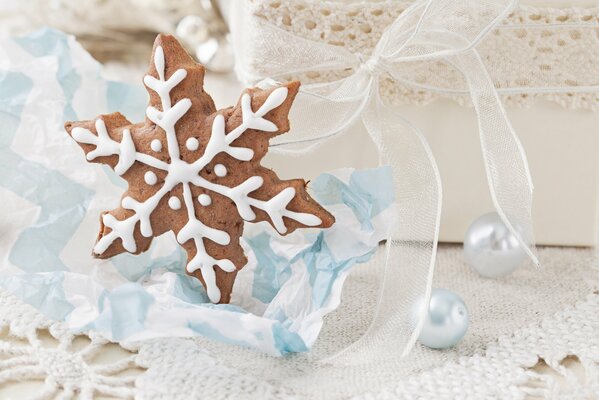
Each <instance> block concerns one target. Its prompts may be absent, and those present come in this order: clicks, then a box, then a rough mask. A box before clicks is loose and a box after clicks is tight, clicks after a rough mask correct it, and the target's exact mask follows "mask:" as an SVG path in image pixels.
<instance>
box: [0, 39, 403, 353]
mask: <svg viewBox="0 0 599 400" xmlns="http://www.w3.org/2000/svg"><path fill="white" fill-rule="evenodd" d="M100 72H101V66H100V65H99V64H98V63H97V62H96V61H95V60H93V59H92V58H91V56H90V55H89V54H88V53H86V52H85V51H84V50H83V49H82V48H81V46H80V45H79V44H78V43H77V42H76V41H75V40H74V39H73V38H72V37H69V36H67V35H65V34H63V33H61V32H57V31H53V30H42V31H39V32H36V33H34V34H31V35H28V36H25V37H20V38H11V39H1V40H0V199H1V200H2V207H1V209H0V255H1V260H0V262H1V264H0V287H1V288H3V289H4V290H7V291H9V292H11V293H13V294H15V295H16V296H18V297H19V298H21V299H22V300H24V301H25V302H27V303H29V304H31V305H33V306H34V307H36V308H37V309H38V310H40V311H41V312H42V313H44V314H45V315H47V316H48V317H51V318H53V319H56V320H60V321H64V322H65V323H66V325H67V326H68V327H69V328H70V329H72V330H73V331H88V330H94V331H97V332H99V333H101V334H102V335H104V336H105V337H107V338H109V339H111V340H115V341H131V340H142V339H148V338H154V337H160V336H194V335H202V336H206V337H210V338H213V339H216V340H221V341H224V342H228V343H233V344H238V345H242V346H247V347H252V348H255V349H259V350H261V351H263V352H266V353H269V354H272V355H282V354H285V353H289V352H302V351H307V350H308V349H310V347H311V346H312V345H313V344H314V342H315V340H316V338H317V337H318V334H319V332H320V329H321V327H322V322H323V317H324V315H325V314H327V313H329V312H331V311H333V310H334V309H335V308H336V307H337V306H338V305H339V302H340V298H341V289H342V286H343V282H344V280H345V278H346V277H347V274H348V272H349V270H350V268H351V267H352V266H353V265H355V264H356V263H360V262H365V261H366V260H368V259H369V257H370V256H371V255H372V253H373V251H375V249H376V247H377V245H378V243H379V242H380V241H381V240H383V239H384V238H385V234H386V232H387V231H388V229H389V226H390V224H391V223H393V213H392V210H391V208H392V207H393V190H392V188H391V182H392V179H391V171H390V170H389V169H386V168H380V169H375V170H366V171H354V170H341V171H335V172H333V173H329V174H324V175H321V176H320V177H318V178H317V179H316V180H315V181H313V182H312V183H311V184H310V188H311V192H312V194H313V195H314V197H315V198H316V199H317V200H318V201H319V202H320V203H321V204H323V205H324V206H325V207H326V208H327V209H328V210H329V211H330V212H332V213H333V214H334V215H335V218H336V220H337V222H336V224H335V225H334V226H333V227H332V228H330V229H327V230H317V229H307V230H298V231H296V232H294V233H293V234H291V235H288V236H285V237H281V236H279V235H278V234H277V233H276V231H274V230H273V229H272V228H270V226H269V225H267V224H264V223H260V224H246V226H245V232H244V238H243V240H242V243H243V246H244V248H245V250H246V253H247V256H248V259H249V263H248V265H247V266H246V267H245V268H244V269H242V270H241V272H240V273H239V274H238V277H237V280H236V283H235V286H234V289H233V297H232V300H231V304H228V305H214V304H210V303H208V302H207V296H206V294H205V291H204V289H203V287H202V285H201V284H200V282H199V281H197V280H196V279H195V278H192V277H189V276H187V275H186V274H185V262H186V255H185V253H184V252H183V251H182V250H181V249H180V247H179V246H178V245H177V244H176V241H175V238H174V235H172V234H166V235H163V236H162V237H160V238H158V240H154V243H153V245H152V247H151V249H150V250H149V251H148V252H146V253H144V254H142V255H139V256H134V255H131V254H122V255H119V256H116V257H114V258H112V259H110V260H97V259H94V258H92V256H91V249H92V247H93V245H94V241H95V239H96V236H97V231H98V224H99V222H98V221H99V215H100V212H101V211H102V210H106V209H111V208H113V207H114V206H116V205H117V203H118V201H119V196H120V193H121V192H122V188H123V186H124V185H125V183H124V181H122V180H121V179H120V178H118V176H117V175H116V174H114V173H113V172H112V171H111V170H110V169H108V168H104V167H102V166H99V165H98V164H89V163H86V162H85V160H84V157H82V153H81V150H80V148H79V147H78V146H77V145H76V144H75V142H74V141H72V140H71V139H70V138H69V137H68V136H67V135H66V133H65V132H64V130H63V123H64V121H65V120H80V119H91V118H94V117H95V116H97V115H99V114H101V113H108V112H113V111H120V112H122V113H123V114H124V115H126V116H127V117H128V118H129V119H130V120H133V121H139V120H141V119H142V118H143V111H144V109H145V106H146V98H147V94H146V92H145V90H144V89H143V88H142V87H141V84H140V85H139V87H132V86H128V85H125V84H121V83H116V82H109V81H106V80H104V79H102V78H101V76H100Z"/></svg>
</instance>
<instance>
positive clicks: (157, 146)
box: [150, 139, 162, 153]
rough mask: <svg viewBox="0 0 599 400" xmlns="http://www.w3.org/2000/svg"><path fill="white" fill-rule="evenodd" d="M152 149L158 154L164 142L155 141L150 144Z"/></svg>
mask: <svg viewBox="0 0 599 400" xmlns="http://www.w3.org/2000/svg"><path fill="white" fill-rule="evenodd" d="M150 148H151V149H152V150H154V151H155V152H156V153H158V152H159V151H160V150H162V142H161V141H160V140H158V139H154V140H152V142H150Z"/></svg>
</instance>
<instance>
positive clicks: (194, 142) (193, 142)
mask: <svg viewBox="0 0 599 400" xmlns="http://www.w3.org/2000/svg"><path fill="white" fill-rule="evenodd" d="M185 147H187V150H190V151H194V150H197V149H198V147H200V142H199V141H198V139H196V138H194V137H190V138H189V139H187V141H186V142H185Z"/></svg>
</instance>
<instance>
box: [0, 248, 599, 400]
mask: <svg viewBox="0 0 599 400" xmlns="http://www.w3.org/2000/svg"><path fill="white" fill-rule="evenodd" d="M539 253H540V257H541V260H542V263H543V267H542V269H540V270H534V269H533V268H532V267H522V268H520V269H519V270H517V271H516V272H515V273H514V274H512V275H511V276H509V277H507V278H504V279H501V280H486V279H483V278H480V277H479V276H478V275H477V274H476V273H474V272H473V271H471V270H470V269H469V267H467V266H466V265H465V264H464V263H463V261H462V256H461V247H460V246H450V245H444V246H441V248H440V251H439V258H438V268H437V274H436V276H435V286H436V287H444V288H448V289H451V290H454V291H456V292H457V293H459V294H460V295H461V296H462V297H463V298H464V300H465V301H466V304H467V305H468V307H469V310H470V315H471V323H470V328H469V331H468V334H467V335H466V337H465V338H464V339H463V341H462V342H460V343H459V344H458V345H457V346H456V347H454V348H452V349H449V350H445V351H434V350H430V349H426V348H424V347H422V346H416V348H415V349H414V350H413V351H412V353H411V354H410V355H409V356H408V357H407V358H404V359H395V360H393V361H392V362H388V361H386V362H384V363H382V364H377V365H370V366H364V365H363V364H362V365H361V366H360V367H352V366H347V367H335V366H331V365H323V364H319V363H318V359H319V358H320V355H321V354H327V353H329V352H330V351H331V350H334V349H339V348H342V347H343V346H345V345H347V344H348V343H350V342H351V341H353V340H355V339H356V338H357V337H358V336H359V335H360V334H361V333H362V332H363V331H364V329H365V328H366V327H367V326H368V322H369V318H370V316H369V310H371V309H372V308H371V305H370V304H365V303H364V299H370V300H372V299H373V298H374V296H373V295H372V294H373V293H374V292H375V291H376V290H377V282H378V279H377V274H376V268H377V263H378V262H379V261H380V260H377V259H374V260H373V261H372V262H371V263H370V264H367V265H358V266H356V267H355V268H354V270H353V272H352V273H351V275H350V277H349V278H348V280H347V282H346V286H345V288H344V296H343V302H342V304H341V307H340V308H339V309H338V310H337V311H335V312H334V313H332V314H330V315H329V316H328V317H327V318H326V323H325V326H324V329H323V332H322V334H321V337H320V338H319V340H318V341H317V344H316V347H315V348H314V349H313V350H312V351H311V352H310V353H308V354H297V355H293V356H290V357H285V358H273V357H269V356H265V355H262V354H258V353H256V352H254V351H251V350H246V349H242V348H238V347H234V346H230V345H225V344H221V343H215V342H212V341H209V340H206V339H201V338H199V339H181V338H171V339H157V340H152V341H147V342H138V343H128V344H122V345H123V346H124V347H125V348H127V349H129V350H130V351H132V352H133V354H131V355H130V356H127V357H124V358H123V359H122V361H119V362H117V363H114V364H108V365H102V366H98V365H94V364H92V363H90V362H89V360H90V359H92V358H93V356H94V354H97V353H99V352H101V351H102V348H103V346H104V345H105V343H106V342H105V341H104V340H103V339H102V338H99V337H97V336H95V335H94V334H93V333H91V334H90V339H91V343H90V344H88V345H87V346H85V347H84V348H83V349H79V350H77V351H73V350H72V347H73V346H72V343H73V336H72V335H71V334H70V333H68V332H66V331H65V330H64V329H63V328H62V324H60V323H52V322H50V321H48V320H47V319H46V318H44V317H42V316H41V315H40V314H39V313H38V312H37V311H35V310H33V308H31V307H30V306H28V305H24V304H23V303H21V302H20V301H19V300H17V299H16V298H15V297H14V296H12V295H7V294H0V329H1V330H2V331H3V332H4V333H3V334H2V335H0V360H1V361H0V387H2V385H6V384H7V383H8V382H11V381H16V380H27V379H40V378H41V379H45V385H44V389H43V392H41V393H40V395H39V398H41V399H49V398H53V397H54V396H55V395H57V394H60V395H62V396H63V398H72V397H73V394H74V393H77V392H81V394H82V396H81V398H84V399H85V398H91V397H92V396H93V395H94V394H109V395H112V396H115V397H117V398H130V397H133V396H135V397H136V398H139V399H167V398H168V399H189V398H210V399H228V398H235V399H245V398H248V399H249V398H252V399H258V398H259V399H277V398H298V399H312V398H327V399H343V398H352V397H355V398H365V399H378V398H380V399H393V398H426V399H428V398H436V399H445V398H446V399H453V398H457V397H459V398H469V399H482V398H510V399H518V398H525V397H526V396H528V395H535V396H538V397H540V398H560V399H563V398H572V399H579V398H594V397H593V396H599V340H598V339H597V338H599V258H598V257H597V255H596V253H595V251H593V250H588V249H559V248H544V249H540V252H539ZM39 329H48V330H49V332H50V334H51V335H52V336H54V337H55V338H56V339H57V341H58V343H59V345H58V346H57V347H52V348H47V347H45V346H44V345H43V344H42V342H41V341H40V340H39V337H38V336H39V335H38V330H39ZM568 356H570V358H571V357H572V356H573V357H575V358H576V359H577V360H579V361H580V363H581V365H582V367H583V368H584V374H583V375H584V378H585V379H584V380H581V381H578V380H577V378H576V377H575V375H574V374H573V373H572V372H571V371H570V370H569V369H568V368H566V367H565V366H564V363H565V362H564V360H567V359H568ZM540 359H543V360H544V362H545V363H546V364H547V365H548V366H549V367H550V368H551V369H553V370H554V372H556V373H557V374H559V375H562V376H564V377H565V378H566V380H567V381H569V382H570V386H569V387H568V389H567V390H565V389H564V388H563V387H562V386H560V385H559V384H558V380H556V379H555V378H554V377H551V376H549V375H545V374H540V373H538V372H536V371H533V370H531V368H532V367H533V366H535V365H536V364H537V363H538V362H539V360H540ZM134 366H137V367H140V368H143V369H145V372H144V373H142V374H140V375H138V376H137V377H136V378H133V377H120V376H115V374H118V373H119V372H120V371H123V370H126V369H127V368H131V367H134Z"/></svg>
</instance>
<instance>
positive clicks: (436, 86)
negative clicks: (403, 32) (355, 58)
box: [251, 0, 599, 111]
mask: <svg viewBox="0 0 599 400" xmlns="http://www.w3.org/2000/svg"><path fill="white" fill-rule="evenodd" d="M409 4H410V2H406V1H399V2H394V1H357V2H340V1H323V2H317V1H312V0H291V1H285V2H282V1H279V0H254V1H253V2H252V10H251V12H252V14H253V17H255V18H257V19H262V20H265V21H267V22H268V23H271V24H275V25H277V26H278V27H279V28H282V29H284V30H286V31H288V32H291V33H293V34H295V35H298V36H300V37H303V38H307V39H310V40H316V41H324V42H327V43H329V44H333V45H338V46H343V47H345V48H347V49H348V50H350V51H351V52H358V53H363V54H369V53H370V52H371V51H372V49H373V48H374V46H375V44H376V43H377V41H378V39H379V38H380V36H381V34H382V32H383V31H384V29H385V28H386V27H387V26H388V25H389V24H391V22H393V20H394V19H395V18H397V16H398V15H399V14H401V13H402V12H403V11H404V9H405V8H406V7H407V6H409ZM479 52H480V53H481V56H482V58H483V60H484V62H485V64H486V65H487V67H488V69H489V71H490V72H491V76H493V79H494V82H495V85H496V87H497V89H498V90H499V92H500V94H501V95H502V98H503V100H504V102H505V103H506V104H507V105H509V106H516V107H529V106H532V105H533V104H534V103H535V102H536V100H537V99H540V98H544V99H547V100H550V101H552V102H555V103H558V104H560V105H562V106H564V107H567V108H571V109H588V110H593V111H597V110H598V109H599V78H597V77H598V76H599V8H588V9H585V8H565V9H553V8H535V7H530V6H520V7H519V8H518V9H517V10H516V11H515V12H514V13H513V14H511V15H510V16H509V17H508V18H507V19H506V20H505V21H504V22H503V24H502V26H501V27H500V28H499V29H497V30H495V31H493V32H492V33H491V34H490V35H488V37H487V38H485V40H484V41H483V42H482V43H481V45H480V46H479ZM256 62H259V60H257V61H256ZM410 69H411V70H413V71H414V76H413V81H412V82H411V83H409V84H407V83H401V82H393V81H391V80H388V81H386V82H382V83H381V92H382V94H383V95H384V96H385V97H386V98H387V99H389V100H390V101H391V102H392V103H394V104H403V103H411V104H417V105H424V104H428V103H430V102H432V101H433V100H436V99H438V98H450V99H453V100H455V101H457V102H458V103H459V104H461V105H469V100H468V99H469V96H468V95H467V94H466V93H465V92H464V90H463V88H464V87H465V84H464V81H463V78H462V77H461V76H460V75H459V74H458V73H457V72H456V71H455V70H453V69H452V68H451V67H450V66H449V64H447V63H421V64H418V65H414V66H412V67H410ZM348 73H349V72H348V71H314V72H310V73H307V74H302V75H298V76H289V77H288V79H300V80H301V81H302V82H306V83H307V82H326V81H332V80H336V79H339V78H341V77H344V76H346V75H347V74H348ZM440 89H441V90H440ZM452 92H453V93H452Z"/></svg>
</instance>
